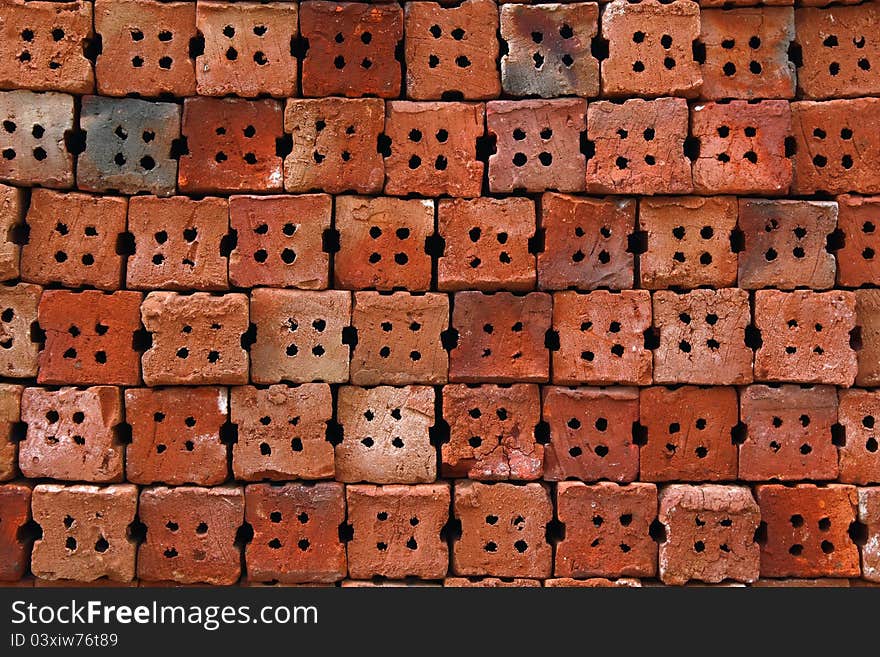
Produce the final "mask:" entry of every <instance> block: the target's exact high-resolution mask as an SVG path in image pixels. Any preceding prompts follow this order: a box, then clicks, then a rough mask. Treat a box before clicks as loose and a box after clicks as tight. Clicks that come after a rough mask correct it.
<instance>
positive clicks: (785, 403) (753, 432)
mask: <svg viewBox="0 0 880 657" xmlns="http://www.w3.org/2000/svg"><path fill="white" fill-rule="evenodd" d="M740 416H741V417H742V421H743V423H744V424H745V425H746V427H747V432H746V435H745V440H744V441H743V443H742V444H741V445H740V447H739V478H740V479H744V480H746V481H766V480H769V479H778V480H780V481H797V480H801V479H815V480H820V479H836V478H837V473H838V468H837V447H835V445H834V443H833V442H832V440H833V438H832V427H833V425H834V424H835V423H836V422H837V393H836V392H835V390H834V388H832V387H830V386H817V387H815V388H801V387H800V386H794V385H786V386H781V387H778V388H771V387H769V386H761V385H754V386H749V387H747V388H744V389H743V390H742V393H741V397H740Z"/></svg>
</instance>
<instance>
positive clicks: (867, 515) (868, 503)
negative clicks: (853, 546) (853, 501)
mask: <svg viewBox="0 0 880 657" xmlns="http://www.w3.org/2000/svg"><path fill="white" fill-rule="evenodd" d="M858 495H859V522H861V523H862V524H863V525H866V526H867V531H868V541H867V542H866V543H865V545H864V546H862V577H864V578H865V579H867V580H869V581H871V582H880V549H878V538H880V521H878V519H880V488H860V489H859V492H858Z"/></svg>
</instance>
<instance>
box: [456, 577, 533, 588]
mask: <svg viewBox="0 0 880 657" xmlns="http://www.w3.org/2000/svg"><path fill="white" fill-rule="evenodd" d="M546 581H549V580H546ZM541 583H542V580H540V579H525V578H522V577H447V578H446V579H444V580H443V587H444V588H458V589H503V588H522V587H528V588H541Z"/></svg>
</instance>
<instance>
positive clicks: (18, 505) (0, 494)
mask: <svg viewBox="0 0 880 657" xmlns="http://www.w3.org/2000/svg"><path fill="white" fill-rule="evenodd" d="M30 519H31V487H30V486H28V485H26V484H19V483H14V484H4V485H0V581H3V582H15V581H17V580H20V579H21V578H22V577H23V576H24V574H25V573H26V572H27V567H28V561H30V549H31V546H30V540H28V539H26V538H25V536H24V535H23V534H22V533H21V530H22V529H23V528H24V527H25V525H27V523H28V521H29V520H30ZM444 570H445V569H444Z"/></svg>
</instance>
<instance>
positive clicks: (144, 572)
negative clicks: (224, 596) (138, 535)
mask: <svg viewBox="0 0 880 657" xmlns="http://www.w3.org/2000/svg"><path fill="white" fill-rule="evenodd" d="M244 506H245V496H244V493H243V491H242V489H241V488H240V487H237V486H216V487H214V488H199V487H196V486H180V487H179V488H167V487H165V486H151V487H150V488H145V489H143V490H142V491H141V495H140V504H139V508H138V515H139V517H140V521H141V522H142V523H143V524H144V525H146V528H147V538H146V540H145V541H144V542H143V543H141V544H140V547H139V548H138V555H137V572H138V577H139V578H140V579H142V580H164V581H172V582H180V583H182V584H195V583H205V584H212V585H220V584H233V583H235V582H236V581H237V580H238V578H239V575H240V574H241V551H240V549H239V546H238V544H237V543H236V532H237V530H238V528H239V527H240V526H241V524H242V522H243V520H244Z"/></svg>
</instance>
